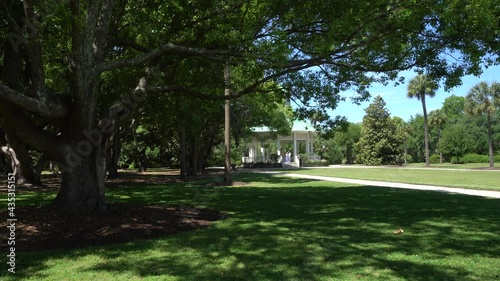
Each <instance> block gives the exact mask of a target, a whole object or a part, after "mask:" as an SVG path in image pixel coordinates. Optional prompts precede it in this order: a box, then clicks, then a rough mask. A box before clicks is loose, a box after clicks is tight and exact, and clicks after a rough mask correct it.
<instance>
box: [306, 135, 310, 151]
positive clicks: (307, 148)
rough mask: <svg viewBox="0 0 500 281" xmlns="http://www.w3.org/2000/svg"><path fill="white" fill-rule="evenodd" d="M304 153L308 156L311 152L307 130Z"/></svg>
mask: <svg viewBox="0 0 500 281" xmlns="http://www.w3.org/2000/svg"><path fill="white" fill-rule="evenodd" d="M306 154H307V157H309V155H310V154H311V146H310V142H309V132H307V136H306Z"/></svg>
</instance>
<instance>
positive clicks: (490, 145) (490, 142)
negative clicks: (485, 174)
mask: <svg viewBox="0 0 500 281" xmlns="http://www.w3.org/2000/svg"><path fill="white" fill-rule="evenodd" d="M486 118H487V122H488V153H489V156H490V168H493V167H495V163H494V159H493V131H492V129H491V116H490V115H489V114H488V115H487V117H486Z"/></svg>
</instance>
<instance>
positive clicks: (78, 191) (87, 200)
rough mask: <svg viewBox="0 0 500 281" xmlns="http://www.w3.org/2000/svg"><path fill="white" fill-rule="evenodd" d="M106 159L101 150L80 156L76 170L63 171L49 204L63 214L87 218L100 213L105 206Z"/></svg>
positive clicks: (96, 148) (65, 169) (96, 149)
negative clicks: (59, 185)
mask: <svg viewBox="0 0 500 281" xmlns="http://www.w3.org/2000/svg"><path fill="white" fill-rule="evenodd" d="M105 176H106V157H105V154H104V149H103V148H101V147H95V151H94V152H93V153H92V154H91V155H90V156H87V157H83V158H82V161H81V163H79V165H77V166H75V167H70V168H68V167H66V168H63V170H62V182H61V188H60V189H59V192H58V194H57V197H56V199H55V200H54V201H53V202H52V205H53V206H54V207H55V208H56V209H57V210H58V211H59V212H61V213H62V214H70V215H88V214H92V213H103V212H104V211H105V210H106V204H105V194H104V187H105Z"/></svg>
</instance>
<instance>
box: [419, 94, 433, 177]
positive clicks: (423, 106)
mask: <svg viewBox="0 0 500 281" xmlns="http://www.w3.org/2000/svg"><path fill="white" fill-rule="evenodd" d="M420 100H421V101H422V108H423V110H424V142H425V166H426V167H430V166H431V162H430V160H429V128H428V127H429V125H428V121H427V108H426V106H425V93H424V94H422V95H421V96H420Z"/></svg>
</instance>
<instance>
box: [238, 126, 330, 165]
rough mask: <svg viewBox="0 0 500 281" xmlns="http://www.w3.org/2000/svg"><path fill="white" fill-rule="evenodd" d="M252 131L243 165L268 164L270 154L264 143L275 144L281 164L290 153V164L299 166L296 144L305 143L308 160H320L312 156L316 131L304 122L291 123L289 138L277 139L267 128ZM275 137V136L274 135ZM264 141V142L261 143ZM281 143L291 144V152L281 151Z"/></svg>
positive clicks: (280, 137) (279, 136) (280, 136)
mask: <svg viewBox="0 0 500 281" xmlns="http://www.w3.org/2000/svg"><path fill="white" fill-rule="evenodd" d="M252 131H253V132H254V134H255V137H254V138H253V139H252V142H251V143H250V144H249V145H248V157H243V158H242V162H243V163H244V164H245V163H270V162H272V160H271V157H270V156H271V154H270V151H269V148H264V146H263V144H264V143H273V142H274V143H276V145H277V153H278V162H280V163H283V162H285V161H286V160H287V159H286V154H287V153H288V152H290V154H291V155H290V161H289V162H290V163H291V164H295V165H296V166H298V165H299V157H298V156H299V152H298V142H299V141H304V142H305V149H306V151H305V154H306V155H307V156H308V158H309V159H310V160H320V157H319V156H316V155H315V154H314V150H313V143H314V137H315V136H316V130H314V128H313V127H312V126H311V125H310V124H308V123H306V122H304V121H296V122H294V123H293V127H292V132H291V134H290V135H289V136H282V135H278V136H277V137H271V136H273V134H272V133H273V131H272V130H270V129H269V128H267V127H257V128H253V129H252ZM274 136H276V135H274ZM262 140H264V141H262ZM283 142H292V144H293V149H292V151H282V143H283Z"/></svg>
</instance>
